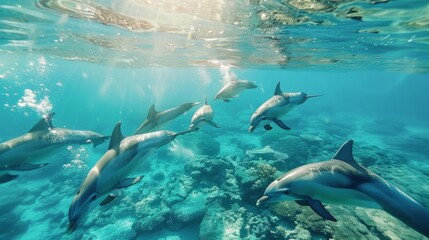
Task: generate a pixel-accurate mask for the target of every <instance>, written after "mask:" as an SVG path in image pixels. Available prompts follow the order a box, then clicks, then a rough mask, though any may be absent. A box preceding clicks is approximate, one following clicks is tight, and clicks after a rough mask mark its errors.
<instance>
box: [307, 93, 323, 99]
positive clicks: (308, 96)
mask: <svg viewBox="0 0 429 240" xmlns="http://www.w3.org/2000/svg"><path fill="white" fill-rule="evenodd" d="M320 96H323V94H316V95H307V97H306V98H307V99H308V98H314V97H320Z"/></svg>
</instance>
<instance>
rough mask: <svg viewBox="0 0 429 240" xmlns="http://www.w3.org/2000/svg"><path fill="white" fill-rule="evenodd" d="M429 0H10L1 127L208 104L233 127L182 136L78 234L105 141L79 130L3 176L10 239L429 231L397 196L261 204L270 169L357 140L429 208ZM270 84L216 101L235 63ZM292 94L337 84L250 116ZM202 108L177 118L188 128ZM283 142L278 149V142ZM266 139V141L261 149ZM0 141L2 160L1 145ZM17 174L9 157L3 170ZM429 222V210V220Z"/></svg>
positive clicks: (358, 153)
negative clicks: (72, 214)
mask: <svg viewBox="0 0 429 240" xmlns="http://www.w3.org/2000/svg"><path fill="white" fill-rule="evenodd" d="M428 9H429V5H428V3H427V1H417V0H415V1H412V2H411V1H409V2H407V4H405V5H404V3H400V2H397V1H373V2H370V1H347V2H343V3H340V2H335V1H332V2H331V1H301V2H300V1H266V2H263V3H259V1H250V3H249V2H246V1H237V2H235V3H228V2H227V3H225V2H222V1H196V2H194V1H180V2H179V1H178V2H175V1H158V2H150V1H41V0H40V1H32V2H28V1H3V2H2V3H1V5H0V16H1V17H0V87H1V91H0V104H1V107H0V118H1V124H2V126H3V127H2V128H0V142H5V141H7V140H9V139H13V138H16V137H19V136H21V135H23V134H25V133H27V132H28V131H29V130H30V129H31V128H32V127H33V126H34V125H35V124H36V123H37V122H38V121H39V120H40V119H41V118H42V117H44V116H46V115H47V114H49V113H51V112H55V116H54V118H53V121H52V124H53V126H55V127H57V128H67V129H75V130H90V131H94V132H97V133H100V134H102V135H108V136H110V135H111V134H112V130H113V128H114V126H115V125H116V124H117V123H118V122H119V121H120V122H121V123H122V132H123V134H124V135H125V136H131V135H133V133H134V132H135V130H136V129H137V127H138V126H139V125H140V124H141V123H142V122H143V121H144V120H145V119H146V117H147V115H148V111H149V108H150V106H151V105H152V104H155V108H156V109H157V111H162V110H166V109H169V108H173V107H175V106H178V105H180V104H182V103H186V102H203V101H204V98H205V97H206V96H207V97H208V104H210V105H211V107H212V108H213V111H214V118H213V120H214V121H215V122H216V123H217V124H218V125H220V128H219V129H218V128H214V127H212V126H211V125H208V124H207V125H204V126H202V127H201V129H200V130H198V131H196V132H191V133H188V134H186V135H183V136H178V137H177V138H176V139H175V140H173V141H172V142H170V143H168V144H166V145H165V146H162V147H160V148H159V149H157V150H156V151H154V152H153V153H152V154H151V155H150V156H149V157H148V158H147V159H144V161H142V162H141V164H139V166H138V167H136V169H135V170H134V172H133V173H132V174H130V175H129V177H136V176H140V175H144V178H143V179H142V180H141V181H140V182H138V183H136V184H135V185H133V186H130V187H128V188H122V189H118V190H115V191H114V193H115V194H116V195H117V197H116V198H115V199H114V200H113V201H112V202H111V203H109V204H107V205H105V206H97V207H96V208H94V209H93V210H92V211H91V212H89V213H88V214H87V215H85V217H84V218H83V220H82V222H81V223H80V224H79V225H78V226H77V228H76V230H75V231H74V232H73V233H70V232H67V226H68V224H69V219H68V211H69V207H70V205H71V202H72V200H73V197H74V195H75V194H76V192H77V191H78V189H79V186H80V185H81V183H82V182H83V181H84V179H85V177H86V175H87V174H88V172H89V170H90V169H91V168H92V167H93V166H94V165H95V164H96V163H97V161H98V160H99V159H100V158H101V157H102V156H103V154H104V153H105V152H106V151H107V148H108V146H109V143H108V142H105V143H103V144H101V145H99V146H97V147H95V148H94V147H93V146H92V145H90V144H89V145H88V144H82V145H79V144H64V145H63V146H61V147H60V148H59V149H57V150H56V151H55V152H52V153H51V154H50V155H49V156H45V157H44V158H42V159H40V161H39V162H40V163H49V165H48V166H45V167H42V168H39V169H35V170H31V171H19V172H18V171H12V172H11V173H12V174H18V175H19V177H17V178H16V179H14V180H12V181H10V182H7V183H3V184H1V185H0V223H1V224H0V238H1V239H41V238H45V239H426V238H425V237H424V236H423V235H422V234H420V233H418V232H416V231H415V230H413V229H412V228H410V227H409V226H407V225H406V224H404V223H402V222H401V221H399V220H397V219H396V218H394V217H392V216H391V215H389V214H388V213H386V212H385V211H382V210H376V209H368V208H362V207H353V206H347V205H342V204H326V206H327V209H328V210H329V212H330V213H331V214H332V215H333V216H335V218H336V219H337V220H338V221H337V222H329V221H324V220H323V219H322V218H320V217H319V216H318V215H317V214H316V213H314V212H313V211H312V210H311V209H310V208H309V207H307V206H300V205H298V204H296V203H294V202H283V203H277V204H273V205H271V206H270V207H268V208H258V207H257V206H256V201H257V200H258V199H259V198H260V197H262V196H263V194H264V190H265V188H266V187H267V186H268V185H269V183H270V182H272V181H273V180H275V179H276V178H277V177H279V176H281V175H282V174H283V173H285V172H287V171H289V170H291V169H293V168H295V167H298V166H301V165H304V164H307V163H312V162H319V161H325V160H329V159H331V157H332V156H333V155H334V153H335V152H336V150H337V149H338V148H339V147H340V146H341V144H342V143H344V142H345V141H347V140H349V139H353V140H354V157H355V159H356V160H357V161H358V162H359V163H360V164H361V165H362V166H364V167H367V168H368V169H370V170H371V171H373V172H374V173H376V174H378V175H379V176H381V177H383V178H384V179H385V180H386V181H388V182H389V183H391V184H393V185H395V186H396V187H398V188H399V189H401V190H402V191H404V192H405V193H407V194H408V195H410V196H411V197H412V198H414V199H415V200H416V201H417V202H419V203H420V204H422V205H423V206H424V207H429V163H428V158H429V125H428V122H429V108H428V107H427V102H428V101H427V99H428V97H427V92H428V89H429V81H428V79H429V74H428V72H429V71H428V70H429V65H428V62H427V56H428V54H429V47H428V39H429V38H428V37H429V36H428V30H427V29H428V28H427V27H428V21H429V18H428V15H427V10H428ZM234 78H237V79H245V80H248V81H251V82H253V83H255V84H256V85H257V88H255V89H249V90H245V91H243V92H242V93H240V94H239V96H237V97H236V98H233V99H232V101H231V102H223V101H221V100H214V99H213V98H214V96H215V94H216V93H217V92H218V91H219V89H221V87H222V86H223V84H224V83H226V82H228V81H231V79H234ZM278 82H280V83H281V88H282V90H283V92H300V91H303V92H305V93H307V94H323V96H321V97H317V98H311V99H308V100H307V101H306V102H305V103H303V104H302V105H299V106H297V107H296V108H295V109H293V110H292V111H291V112H289V113H287V114H286V115H284V116H282V117H280V119H281V120H283V122H284V123H286V125H288V126H289V127H291V130H290V131H286V130H283V129H281V128H279V127H277V126H276V125H275V124H272V126H273V129H272V130H271V131H265V130H264V128H263V126H262V124H261V125H260V126H258V128H257V129H256V130H255V131H254V132H252V133H249V132H248V128H249V121H250V117H251V115H252V114H253V112H254V111H255V110H256V109H257V108H258V107H259V106H260V105H261V104H262V103H263V102H265V101H266V100H267V99H269V98H270V97H272V96H273V94H274V89H275V87H276V84H277V83H278ZM201 106H202V105H199V106H195V107H193V108H191V109H190V110H189V111H187V112H186V113H185V114H183V115H181V116H179V117H178V118H176V119H174V120H173V121H171V122H169V123H167V124H166V125H164V126H163V127H162V129H165V130H171V131H174V132H180V131H184V130H187V129H188V128H189V125H190V121H191V118H192V115H193V114H194V112H195V111H196V110H197V109H198V108H199V107H201ZM267 146H269V147H267ZM261 149H262V150H261ZM1 157H2V156H1V155H0V159H1ZM1 174H3V173H1ZM426 220H429V219H426Z"/></svg>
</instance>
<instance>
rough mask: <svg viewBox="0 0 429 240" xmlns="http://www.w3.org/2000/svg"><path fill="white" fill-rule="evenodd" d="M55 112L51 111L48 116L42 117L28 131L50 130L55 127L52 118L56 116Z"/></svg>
mask: <svg viewBox="0 0 429 240" xmlns="http://www.w3.org/2000/svg"><path fill="white" fill-rule="evenodd" d="M54 115H55V113H49V114H48V116H46V117H44V118H42V119H40V120H39V121H38V122H37V123H36V125H34V126H33V127H32V128H31V129H30V131H28V132H35V131H42V130H49V129H52V128H54V126H53V125H52V118H53V117H54Z"/></svg>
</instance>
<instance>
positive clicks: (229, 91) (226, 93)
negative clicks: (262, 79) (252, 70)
mask: <svg viewBox="0 0 429 240" xmlns="http://www.w3.org/2000/svg"><path fill="white" fill-rule="evenodd" d="M252 88H257V86H256V85H255V84H253V83H252V82H249V81H246V80H237V79H231V81H229V82H228V83H226V84H225V85H224V86H223V87H222V88H221V89H220V90H219V92H217V93H216V96H215V98H214V99H222V100H223V101H224V102H231V100H230V98H234V97H235V96H237V95H238V94H239V93H241V92H242V91H244V90H246V89H252Z"/></svg>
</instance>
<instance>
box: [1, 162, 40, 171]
mask: <svg viewBox="0 0 429 240" xmlns="http://www.w3.org/2000/svg"><path fill="white" fill-rule="evenodd" d="M46 165H48V163H44V164H31V163H23V164H19V165H15V166H13V167H11V168H10V169H11V170H14V171H30V170H34V169H38V168H41V167H44V166H46Z"/></svg>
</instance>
